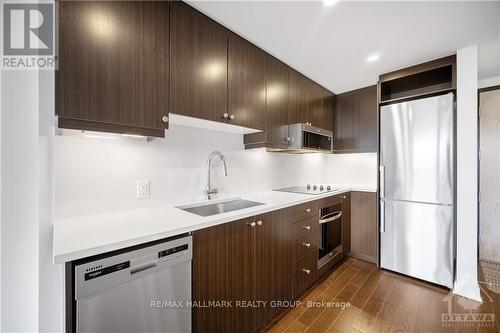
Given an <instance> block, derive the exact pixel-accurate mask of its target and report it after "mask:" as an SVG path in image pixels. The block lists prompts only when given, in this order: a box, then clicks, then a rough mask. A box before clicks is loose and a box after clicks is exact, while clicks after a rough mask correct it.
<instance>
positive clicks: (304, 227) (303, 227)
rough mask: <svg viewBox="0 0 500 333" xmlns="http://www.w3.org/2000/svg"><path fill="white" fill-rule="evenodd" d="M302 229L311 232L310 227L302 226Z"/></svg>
mask: <svg viewBox="0 0 500 333" xmlns="http://www.w3.org/2000/svg"><path fill="white" fill-rule="evenodd" d="M302 229H306V230H311V226H310V225H304V226H302Z"/></svg>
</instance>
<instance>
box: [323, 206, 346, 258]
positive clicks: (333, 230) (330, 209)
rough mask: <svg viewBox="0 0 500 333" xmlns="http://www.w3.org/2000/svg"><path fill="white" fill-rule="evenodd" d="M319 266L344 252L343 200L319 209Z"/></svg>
mask: <svg viewBox="0 0 500 333" xmlns="http://www.w3.org/2000/svg"><path fill="white" fill-rule="evenodd" d="M319 229H320V238H319V244H318V250H319V257H318V268H319V267H321V266H323V265H325V264H326V263H327V262H329V261H330V260H332V259H333V258H335V257H337V255H339V254H340V253H341V252H342V201H339V202H337V203H333V204H331V205H329V206H326V207H323V208H321V209H320V210H319Z"/></svg>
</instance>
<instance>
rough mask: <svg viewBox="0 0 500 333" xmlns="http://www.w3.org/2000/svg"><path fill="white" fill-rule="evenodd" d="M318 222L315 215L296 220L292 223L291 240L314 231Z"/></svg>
mask: <svg viewBox="0 0 500 333" xmlns="http://www.w3.org/2000/svg"><path fill="white" fill-rule="evenodd" d="M318 223H319V222H318V218H317V217H316V216H314V217H310V218H308V219H306V220H302V221H300V222H296V223H295V224H294V225H293V240H294V241H295V240H299V239H302V238H304V237H305V236H307V235H310V234H312V233H314V232H315V231H316V229H317V226H318Z"/></svg>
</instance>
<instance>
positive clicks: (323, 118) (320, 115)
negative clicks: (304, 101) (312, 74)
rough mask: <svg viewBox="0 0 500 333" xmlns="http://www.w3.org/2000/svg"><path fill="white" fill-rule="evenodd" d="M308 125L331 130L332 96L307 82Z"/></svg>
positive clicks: (312, 83)
mask: <svg viewBox="0 0 500 333" xmlns="http://www.w3.org/2000/svg"><path fill="white" fill-rule="evenodd" d="M308 83H309V84H308V86H309V87H308V88H309V89H308V117H307V119H308V120H307V121H306V122H308V123H311V125H312V126H315V127H319V128H323V129H327V130H332V127H333V98H334V95H333V94H332V93H331V92H329V91H328V90H326V89H325V88H323V87H322V86H320V85H319V84H317V83H315V82H313V81H309V82H308Z"/></svg>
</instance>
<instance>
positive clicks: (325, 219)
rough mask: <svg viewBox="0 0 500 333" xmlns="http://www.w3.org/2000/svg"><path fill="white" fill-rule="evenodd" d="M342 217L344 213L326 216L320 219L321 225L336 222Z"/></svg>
mask: <svg viewBox="0 0 500 333" xmlns="http://www.w3.org/2000/svg"><path fill="white" fill-rule="evenodd" d="M341 216H342V212H333V213H330V214H326V215H325V216H323V217H321V218H320V219H319V224H322V223H328V222H332V221H335V220H336V219H338V218H340V217H341Z"/></svg>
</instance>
